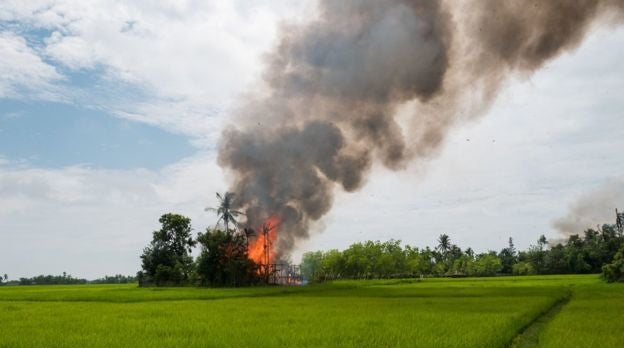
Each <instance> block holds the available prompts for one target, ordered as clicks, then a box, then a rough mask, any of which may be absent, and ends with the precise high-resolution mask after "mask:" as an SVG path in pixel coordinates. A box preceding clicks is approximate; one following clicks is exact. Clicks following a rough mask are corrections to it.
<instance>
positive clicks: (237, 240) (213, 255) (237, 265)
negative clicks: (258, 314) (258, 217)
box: [197, 230, 260, 286]
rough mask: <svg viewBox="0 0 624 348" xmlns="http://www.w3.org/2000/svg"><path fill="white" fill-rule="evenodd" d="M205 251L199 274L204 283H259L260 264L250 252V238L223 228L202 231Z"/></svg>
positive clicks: (239, 284) (200, 261) (198, 269)
mask: <svg viewBox="0 0 624 348" xmlns="http://www.w3.org/2000/svg"><path fill="white" fill-rule="evenodd" d="M197 241H198V242H199V244H200V245H201V253H200V255H199V257H198V258H197V277H198V281H199V283H200V284H201V285H227V286H243V285H250V284H255V283H257V282H258V281H259V280H260V279H259V276H258V273H259V272H258V267H257V265H256V264H255V263H254V262H253V261H252V260H250V259H249V257H248V255H247V240H246V238H245V236H244V235H242V234H234V233H228V232H223V231H220V230H214V231H210V230H207V231H206V233H199V235H198V237H197Z"/></svg>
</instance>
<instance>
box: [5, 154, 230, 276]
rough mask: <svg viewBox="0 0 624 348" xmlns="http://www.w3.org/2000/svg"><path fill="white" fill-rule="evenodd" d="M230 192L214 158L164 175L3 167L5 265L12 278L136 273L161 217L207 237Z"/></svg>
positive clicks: (187, 161) (202, 157) (190, 161)
mask: <svg viewBox="0 0 624 348" xmlns="http://www.w3.org/2000/svg"><path fill="white" fill-rule="evenodd" d="M224 187H225V185H224V183H223V182H222V175H221V171H220V169H219V168H218V167H217V166H216V165H215V159H214V157H213V156H212V155H208V154H201V155H197V156H194V157H191V158H187V159H185V160H183V161H181V162H179V163H177V164H175V165H172V166H170V167H167V168H165V169H163V170H162V171H160V172H153V171H147V170H127V171H122V170H95V169H91V168H86V167H68V168H63V169H40V168H31V167H14V166H11V165H10V164H8V165H0V197H2V198H1V199H0V241H2V244H3V247H2V253H0V265H2V266H3V268H6V270H3V272H7V273H10V275H11V277H13V278H14V277H20V276H31V275H34V274H38V273H54V274H59V273H60V272H63V271H68V272H71V273H72V274H75V275H79V276H87V277H97V276H101V275H103V274H105V273H117V272H121V273H125V274H133V273H134V272H136V271H137V270H138V269H139V268H140V260H139V255H140V252H141V250H142V249H143V247H145V246H146V245H147V243H148V242H149V240H150V239H151V231H152V230H154V229H156V228H157V227H158V217H159V216H160V215H161V214H163V213H166V212H178V213H182V214H185V215H187V216H190V217H191V218H192V219H193V223H194V226H195V229H196V231H200V230H202V229H204V228H206V227H208V226H209V225H210V224H211V223H213V221H214V217H213V216H210V215H208V214H207V213H205V212H204V211H203V209H204V208H205V207H206V206H208V205H214V204H215V202H214V199H213V198H214V192H216V191H220V190H223V188H224Z"/></svg>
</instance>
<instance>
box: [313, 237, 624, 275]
mask: <svg viewBox="0 0 624 348" xmlns="http://www.w3.org/2000/svg"><path fill="white" fill-rule="evenodd" d="M437 242H438V244H437V245H436V246H435V247H434V248H430V247H425V248H415V247H412V246H410V245H405V246H402V245H401V242H400V241H397V240H390V241H387V242H380V241H366V242H361V243H355V244H352V245H351V246H349V247H348V248H347V249H345V250H342V251H340V250H336V249H334V250H329V251H315V252H307V253H305V254H304V255H303V257H302V261H301V272H302V273H303V276H304V278H305V279H307V280H309V281H313V282H322V281H326V280H334V279H374V278H399V277H425V276H426V277H468V276H480V277H482V276H495V275H532V274H584V273H600V272H602V271H604V273H603V274H604V276H605V278H606V279H607V280H610V281H617V280H623V279H624V278H623V277H622V274H624V244H623V242H624V238H623V237H622V235H621V234H619V233H618V232H617V231H616V228H615V226H614V225H603V226H602V229H600V230H599V231H597V230H593V229H588V230H586V231H585V232H584V234H583V235H582V236H579V235H572V236H570V237H569V238H568V240H567V241H565V242H564V243H557V244H556V245H554V246H551V247H549V245H548V244H549V242H548V241H547V239H546V237H544V236H543V235H542V236H540V238H539V239H538V240H537V241H536V243H535V244H533V245H531V246H530V247H529V248H528V249H527V250H524V251H517V250H516V248H515V246H514V244H513V240H512V238H509V242H508V245H507V247H505V248H503V249H501V250H500V251H498V252H497V251H488V252H484V253H475V252H474V251H473V249H472V248H466V249H465V250H462V249H461V248H460V247H459V246H457V245H455V244H453V243H452V242H451V239H450V237H449V236H448V235H446V234H442V235H440V237H439V238H438V241H437ZM618 250H619V251H618ZM610 262H612V263H611V264H609V263H610Z"/></svg>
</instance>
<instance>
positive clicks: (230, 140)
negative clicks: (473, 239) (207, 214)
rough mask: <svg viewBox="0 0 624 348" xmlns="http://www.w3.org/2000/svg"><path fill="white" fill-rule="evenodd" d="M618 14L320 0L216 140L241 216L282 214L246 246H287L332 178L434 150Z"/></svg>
mask: <svg viewBox="0 0 624 348" xmlns="http://www.w3.org/2000/svg"><path fill="white" fill-rule="evenodd" d="M623 18H624V0H549V1H542V0H509V1H500V0H442V1H432V0H386V1H378V0H347V1H333V0H320V1H319V3H318V13H317V14H316V16H314V18H311V19H310V20H309V21H308V22H307V23H306V24H301V25H290V26H285V27H284V30H282V33H281V37H280V40H279V42H278V44H277V46H276V47H275V49H274V50H273V52H271V53H270V54H269V55H268V56H267V62H266V69H265V72H264V75H263V79H262V81H260V82H259V85H258V86H257V88H255V89H254V93H252V94H251V95H249V97H248V98H247V99H246V101H245V102H244V103H243V104H242V105H240V107H239V108H238V111H237V112H236V113H235V114H234V115H232V116H233V118H232V121H233V125H232V126H229V127H227V128H226V129H225V130H224V131H223V134H222V138H221V141H220V152H219V159H218V161H219V164H220V165H221V166H222V167H223V168H225V169H226V170H227V172H228V174H230V175H229V176H230V177H231V178H233V179H232V182H231V187H230V190H231V191H232V192H235V193H236V197H237V198H238V202H239V203H238V204H239V205H240V206H239V207H237V208H240V209H241V210H243V211H244V212H245V216H246V218H247V222H246V224H247V225H248V226H250V227H253V228H255V229H256V230H257V229H258V228H259V227H260V229H261V230H262V228H261V226H263V225H266V224H269V226H274V227H273V228H272V229H271V228H269V231H268V232H267V233H264V232H262V233H261V234H260V235H259V236H258V238H257V240H256V242H255V243H254V244H252V245H250V256H251V257H252V258H254V259H258V258H259V257H268V259H270V260H272V259H279V258H280V257H282V256H284V255H287V254H288V253H289V252H290V251H291V250H292V248H293V247H294V246H295V243H296V242H297V241H298V240H300V239H305V238H307V237H308V236H309V233H310V229H311V226H312V224H313V222H314V221H317V220H319V219H321V218H322V217H323V216H324V215H325V214H327V212H328V211H329V210H330V209H331V207H332V202H333V192H334V190H335V189H336V188H338V187H339V188H342V189H343V190H345V191H347V192H353V191H357V190H358V189H359V188H361V187H362V186H363V185H364V184H365V182H366V178H367V175H368V173H369V171H370V169H371V167H372V165H373V163H375V162H378V163H381V164H382V165H384V166H385V167H387V168H389V169H392V170H400V169H403V168H405V167H406V165H407V164H408V163H409V162H410V161H417V160H424V159H427V158H429V157H431V156H434V155H435V154H436V153H437V152H438V151H439V149H440V145H441V144H442V143H443V142H444V140H445V137H446V134H447V133H448V131H449V129H452V128H453V127H455V126H456V125H458V124H461V123H462V122H466V121H470V120H472V119H474V118H476V117H478V116H479V115H481V114H483V113H484V111H486V110H487V108H488V107H489V105H490V104H491V103H492V101H493V100H494V99H495V97H496V95H497V92H498V90H499V89H500V87H501V85H502V84H503V83H504V81H505V79H506V77H507V76H509V75H512V74H515V75H521V76H522V75H523V76H528V75H530V74H531V73H533V72H535V71H536V70H538V69H540V68H541V67H542V66H543V65H544V64H545V63H546V62H548V61H549V60H551V59H553V58H555V57H557V56H558V55H559V54H561V53H562V52H566V51H569V50H572V49H574V48H575V47H577V46H578V45H579V44H580V43H581V42H582V40H583V38H584V37H585V36H586V34H587V33H588V32H589V31H590V30H591V29H592V28H593V27H594V26H595V25H597V24H600V23H607V22H608V23H619V22H620V21H621V20H622V19H623ZM406 115H407V116H406ZM267 250H269V251H267ZM267 255H268V256H267ZM262 262H263V263H264V264H265V265H269V264H271V262H269V261H267V259H264V260H262Z"/></svg>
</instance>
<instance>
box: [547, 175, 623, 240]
mask: <svg viewBox="0 0 624 348" xmlns="http://www.w3.org/2000/svg"><path fill="white" fill-rule="evenodd" d="M623 203H624V179H619V180H615V181H613V182H610V183H608V184H606V185H604V186H601V187H599V188H597V189H596V190H594V191H592V192H589V193H586V194H585V195H583V196H581V197H580V198H579V199H578V200H577V201H576V202H574V203H573V204H572V205H571V206H570V211H569V212H568V214H567V215H566V216H564V217H562V218H559V219H557V220H556V221H554V222H553V227H555V229H557V231H558V232H559V234H560V235H562V236H564V237H569V236H570V235H573V234H579V235H580V234H582V233H583V231H585V230H587V229H589V228H593V229H595V228H596V226H598V225H600V226H602V225H603V224H605V223H608V224H614V223H615V219H616V218H615V208H618V207H619V208H620V211H621V210H622V209H624V206H622V204H623Z"/></svg>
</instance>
